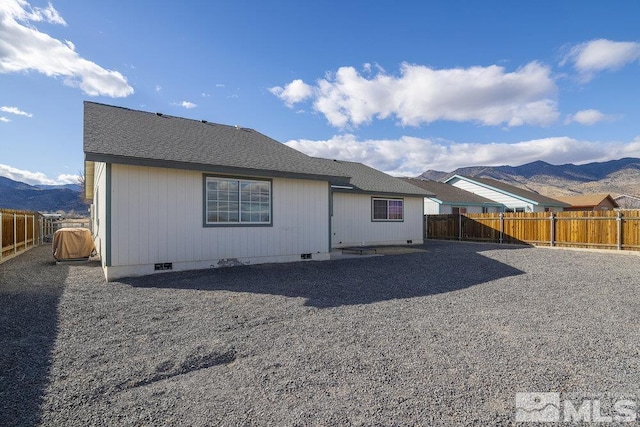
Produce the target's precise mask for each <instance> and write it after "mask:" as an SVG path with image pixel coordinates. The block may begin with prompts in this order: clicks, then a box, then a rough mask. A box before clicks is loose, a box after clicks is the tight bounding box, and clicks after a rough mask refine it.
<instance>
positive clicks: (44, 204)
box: [0, 176, 88, 216]
mask: <svg viewBox="0 0 640 427" xmlns="http://www.w3.org/2000/svg"><path fill="white" fill-rule="evenodd" d="M0 208H4V209H17V210H28V211H38V212H58V211H64V212H66V213H69V212H72V211H73V212H75V213H77V214H78V215H83V216H86V215H88V213H87V209H88V205H87V204H85V203H84V202H83V201H82V199H81V193H80V186H78V185H76V184H69V185H62V186H57V185H53V186H50V185H41V186H33V185H29V184H25V183H24V182H19V181H14V180H12V179H9V178H6V177H3V176H0Z"/></svg>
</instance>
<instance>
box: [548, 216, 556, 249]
mask: <svg viewBox="0 0 640 427" xmlns="http://www.w3.org/2000/svg"><path fill="white" fill-rule="evenodd" d="M554 217H555V215H554V214H553V212H551V215H550V216H549V228H550V234H551V236H549V237H550V240H549V246H554V245H555V240H556V221H555V218H554Z"/></svg>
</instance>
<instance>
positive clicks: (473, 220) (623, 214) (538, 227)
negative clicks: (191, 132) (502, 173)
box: [425, 210, 640, 250]
mask: <svg viewBox="0 0 640 427" xmlns="http://www.w3.org/2000/svg"><path fill="white" fill-rule="evenodd" d="M425 238H427V239H450V240H469V241H484V242H496V243H520V244H535V245H546V246H566V247H581V248H602V249H617V250H623V249H624V250H640V210H618V211H571V212H533V213H521V212H516V213H500V214H497V213H495V214H494V213H491V214H461V215H427V216H425Z"/></svg>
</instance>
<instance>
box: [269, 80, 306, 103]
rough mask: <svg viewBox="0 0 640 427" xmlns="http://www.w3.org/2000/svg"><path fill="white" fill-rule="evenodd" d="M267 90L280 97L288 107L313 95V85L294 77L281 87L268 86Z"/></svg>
mask: <svg viewBox="0 0 640 427" xmlns="http://www.w3.org/2000/svg"><path fill="white" fill-rule="evenodd" d="M269 92H271V93H272V94H274V95H275V96H277V97H278V98H280V99H281V100H283V101H284V103H285V104H286V105H287V106H288V107H293V105H294V104H297V103H298V102H302V101H304V100H306V99H307V98H310V97H311V96H312V95H313V87H311V86H309V85H308V84H306V83H305V82H303V81H302V80H300V79H296V80H294V81H292V82H291V83H289V84H287V85H285V86H284V88H283V87H280V86H275V87H272V88H269Z"/></svg>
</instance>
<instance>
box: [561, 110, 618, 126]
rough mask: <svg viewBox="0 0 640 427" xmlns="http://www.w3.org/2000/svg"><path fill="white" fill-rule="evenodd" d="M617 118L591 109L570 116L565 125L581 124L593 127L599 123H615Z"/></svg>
mask: <svg viewBox="0 0 640 427" xmlns="http://www.w3.org/2000/svg"><path fill="white" fill-rule="evenodd" d="M613 120H615V117H614V116H612V115H609V114H604V113H602V112H600V111H598V110H594V109H589V110H581V111H578V112H577V113H575V114H570V115H568V116H567V118H566V120H565V124H570V123H573V122H575V123H579V124H581V125H587V126H591V125H594V124H596V123H598V122H604V121H613Z"/></svg>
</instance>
